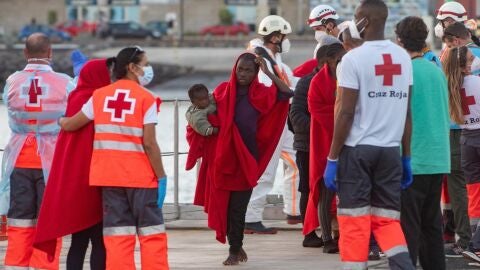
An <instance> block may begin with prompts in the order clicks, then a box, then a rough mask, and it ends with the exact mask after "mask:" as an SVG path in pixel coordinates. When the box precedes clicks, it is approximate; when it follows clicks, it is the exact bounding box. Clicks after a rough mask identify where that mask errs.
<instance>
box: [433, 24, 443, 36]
mask: <svg viewBox="0 0 480 270" xmlns="http://www.w3.org/2000/svg"><path fill="white" fill-rule="evenodd" d="M434 31H435V36H436V37H438V38H443V34H444V33H443V31H444V29H443V25H442V23H441V22H438V23H437V25H435V28H434Z"/></svg>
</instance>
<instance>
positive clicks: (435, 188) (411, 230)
mask: <svg viewBox="0 0 480 270" xmlns="http://www.w3.org/2000/svg"><path fill="white" fill-rule="evenodd" d="M442 178H443V175H442V174H431V175H414V178H413V184H412V185H411V186H410V187H409V188H407V189H406V190H403V191H402V210H401V218H400V220H401V224H402V228H403V232H404V233H405V238H406V240H407V245H408V251H409V253H410V257H411V259H412V262H413V264H414V265H416V264H417V258H419V260H420V265H421V266H422V268H423V269H424V270H443V269H445V267H446V266H445V252H444V246H443V233H442V215H441V211H440V197H441V191H442Z"/></svg>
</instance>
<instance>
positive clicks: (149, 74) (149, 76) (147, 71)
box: [137, 66, 154, 86]
mask: <svg viewBox="0 0 480 270" xmlns="http://www.w3.org/2000/svg"><path fill="white" fill-rule="evenodd" d="M142 70H143V76H137V78H138V82H139V83H140V85H142V86H145V85H147V84H149V83H150V82H152V80H153V76H154V74H153V68H152V66H144V67H142Z"/></svg>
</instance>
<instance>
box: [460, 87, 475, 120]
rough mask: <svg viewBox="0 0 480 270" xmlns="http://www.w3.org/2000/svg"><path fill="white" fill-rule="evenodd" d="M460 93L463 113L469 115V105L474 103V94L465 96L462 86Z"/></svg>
mask: <svg viewBox="0 0 480 270" xmlns="http://www.w3.org/2000/svg"><path fill="white" fill-rule="evenodd" d="M460 95H461V97H462V110H463V115H469V114H470V105H475V104H476V102H475V97H474V96H467V93H466V91H465V88H462V89H461V90H460Z"/></svg>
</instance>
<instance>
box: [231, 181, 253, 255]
mask: <svg viewBox="0 0 480 270" xmlns="http://www.w3.org/2000/svg"><path fill="white" fill-rule="evenodd" d="M251 195H252V190H251V189H249V190H245V191H232V192H231V193H230V200H229V202H228V217H227V238H228V243H229V244H230V253H233V254H237V253H238V252H239V251H240V249H241V248H242V246H243V230H244V229H245V213H247V206H248V202H249V201H250V196H251Z"/></svg>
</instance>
